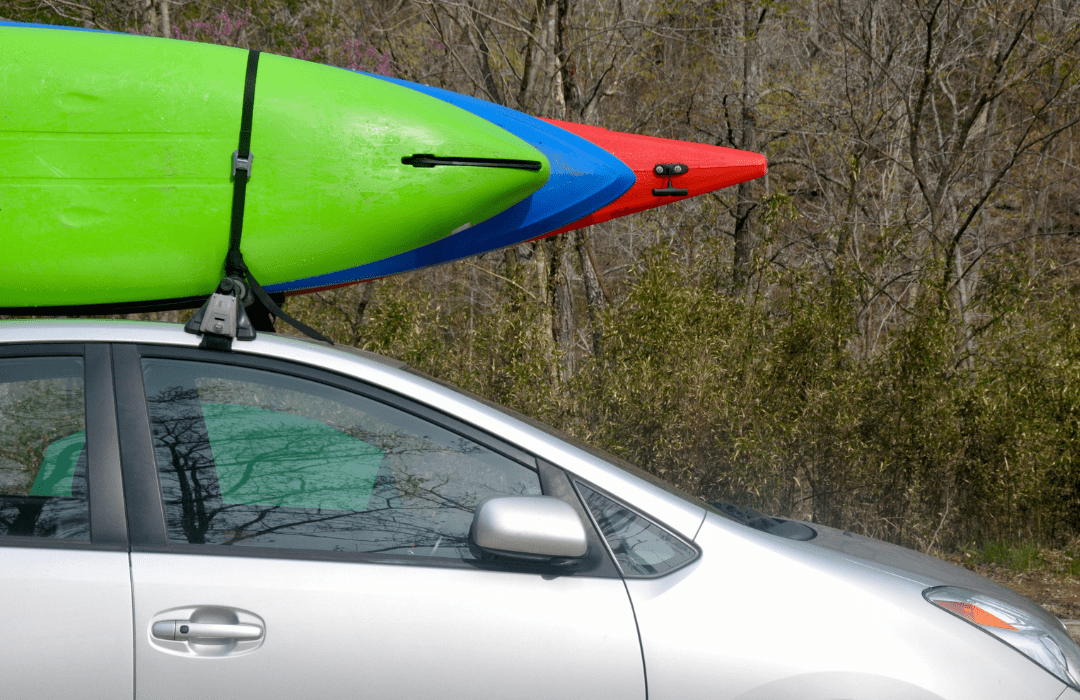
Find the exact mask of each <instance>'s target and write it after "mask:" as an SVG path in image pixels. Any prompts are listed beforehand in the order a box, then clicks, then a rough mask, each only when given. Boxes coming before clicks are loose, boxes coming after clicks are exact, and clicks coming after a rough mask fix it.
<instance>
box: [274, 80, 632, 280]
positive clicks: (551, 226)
mask: <svg viewBox="0 0 1080 700" xmlns="http://www.w3.org/2000/svg"><path fill="white" fill-rule="evenodd" d="M365 75H368V74H365ZM373 77H376V78H381V79H383V80H387V81H389V82H392V83H397V84H398V85H403V86H405V87H408V88H412V89H414V90H418V91H419V92H422V93H425V94H427V95H430V96H432V97H435V98H438V99H440V100H443V101H444V102H449V103H450V104H452V105H455V106H457V107H460V108H461V109H464V110H466V111H468V112H472V113H473V114H475V115H476V116H478V117H481V118H483V119H487V120H488V121H490V122H492V123H493V124H495V125H497V126H500V127H502V128H503V129H506V130H507V131H509V132H510V133H512V134H514V135H515V136H517V137H518V138H520V139H521V140H522V141H525V142H526V143H529V144H531V145H532V146H534V147H535V148H536V149H537V150H539V151H540V152H541V153H543V154H544V155H545V156H546V157H547V159H548V162H549V163H550V164H551V175H550V176H549V177H548V181H547V183H546V184H545V185H544V186H543V187H541V188H540V189H539V190H537V191H536V192H534V193H533V194H532V195H530V196H529V197H526V198H525V199H524V200H522V201H521V202H518V203H517V204H516V205H514V206H512V207H510V208H509V209H507V210H506V211H504V212H501V213H499V214H496V215H495V216H493V217H492V218H490V219H488V220H487V221H484V222H482V223H479V224H477V225H475V226H473V227H472V228H468V229H466V230H464V231H461V232H459V233H455V234H453V235H450V236H447V237H446V238H443V239H440V240H438V241H435V242H434V243H429V244H428V245H425V246H421V247H420V248H417V249H415V250H410V251H408V252H405V253H400V254H398V255H395V256H393V257H390V258H386V259H384V260H377V261H375V262H371V263H367V264H366V265H360V266H358V267H353V268H349V269H347V270H341V271H338V272H330V273H327V274H324V275H318V276H315V277H307V278H304V279H300V280H295V281H292V282H282V283H280V284H274V285H270V286H268V287H267V290H268V291H271V292H287V291H295V290H303V289H318V288H320V287H331V286H334V285H339V284H347V283H349V282H357V281H361V280H367V279H374V278H376V277H386V276H387V275H393V274H396V273H399V272H406V271H408V270H415V269H417V268H421V267H428V266H430V265H438V264H440V263H445V262H451V261H453V260H460V259H462V258H468V257H472V256H474V255H479V254H480V253H486V252H488V251H490V250H497V249H499V248H505V247H506V246H510V245H514V244H516V243H522V242H524V241H528V240H531V239H533V238H536V237H537V236H542V235H544V234H545V233H550V232H551V231H555V230H556V229H560V228H562V227H563V226H566V225H567V224H569V223H572V222H574V221H577V220H578V219H580V218H582V217H584V216H588V215H589V214H591V213H593V212H594V211H596V210H597V209H600V208H602V207H605V206H607V205H608V204H610V203H611V202H613V201H615V200H616V199H617V198H619V197H621V196H622V195H623V193H625V192H626V191H627V190H628V189H630V186H631V185H633V184H634V182H635V180H636V177H635V175H634V172H633V171H632V170H630V168H628V167H627V166H626V164H625V163H623V162H622V161H621V160H619V159H618V158H616V157H615V156H613V155H611V154H610V153H608V152H607V151H605V150H604V149H602V148H600V147H599V146H596V145H595V144H593V143H590V142H589V141H587V140H585V139H583V138H581V137H580V136H577V135H575V134H571V133H570V132H568V131H566V130H565V129H560V128H559V127H557V126H554V125H552V124H548V123H547V122H545V121H542V120H540V119H536V118H535V117H530V116H529V115H527V114H523V113H521V112H518V111H516V110H513V109H509V108H507V107H502V106H500V105H497V104H494V103H491V102H486V101H484V100H480V99H477V98H475V97H468V96H466V95H461V94H459V93H456V92H450V91H449V90H441V89H439V88H434V87H429V86H427V85H420V84H419V83H411V82H409V81H407V80H397V79H395V78H387V77H385V76H380V75H375V76H373ZM437 155H444V154H437ZM445 155H448V156H451V155H455V156H456V155H460V156H467V155H469V154H467V153H447V154H445Z"/></svg>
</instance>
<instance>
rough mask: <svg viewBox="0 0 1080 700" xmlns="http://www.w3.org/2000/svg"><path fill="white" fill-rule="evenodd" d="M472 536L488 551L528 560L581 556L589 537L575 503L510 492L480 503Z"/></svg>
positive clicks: (483, 549)
mask: <svg viewBox="0 0 1080 700" xmlns="http://www.w3.org/2000/svg"><path fill="white" fill-rule="evenodd" d="M469 539H470V540H471V541H472V543H473V544H474V545H476V546H477V547H478V548H479V549H481V550H482V551H484V552H488V553H490V554H498V555H500V556H505V557H512V558H514V559H521V560H525V561H551V560H553V559H577V558H580V557H583V556H585V553H586V552H587V551H588V549H589V540H588V538H587V537H586V535H585V526H584V525H583V524H582V523H581V518H580V517H578V514H577V512H576V511H575V510H574V508H573V506H571V505H570V504H569V503H565V502H564V501H560V500H559V499H557V498H554V497H552V496H507V497H504V498H492V499H490V500H487V501H484V502H483V503H482V504H480V507H479V508H477V509H476V514H475V515H474V516H473V523H472V530H471V531H470V533H469Z"/></svg>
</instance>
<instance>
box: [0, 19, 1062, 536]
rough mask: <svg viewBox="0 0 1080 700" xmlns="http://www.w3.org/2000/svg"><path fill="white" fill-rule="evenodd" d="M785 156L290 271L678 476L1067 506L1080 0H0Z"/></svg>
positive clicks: (946, 531)
mask: <svg viewBox="0 0 1080 700" xmlns="http://www.w3.org/2000/svg"><path fill="white" fill-rule="evenodd" d="M0 17H2V18H4V19H11V20H19V21H36V22H45V23H52V24H71V25H78V26H84V27H93V28H100V29H110V30H116V31H129V32H138V33H144V34H152V35H158V36H161V35H166V36H174V37H178V38H183V39H194V40H199V41H210V42H215V43H223V44H230V45H235V46H242V47H248V48H257V49H261V50H264V51H271V52H275V53H280V54H284V55H288V56H296V57H299V58H305V59H309V60H314V61H320V62H325V63H331V64H335V65H339V66H343V67H347V68H353V69H360V70H367V71H371V72H377V73H381V74H385V75H392V76H396V77H400V78H405V79H408V80H414V81H418V82H422V83H426V84H429V85H435V86H439V87H444V88H448V89H451V90H456V91H459V92H463V93H466V94H470V95H475V96H478V97H481V98H484V99H487V100H491V101H493V102H497V103H499V104H504V105H507V106H509V107H512V108H514V109H518V110H521V111H524V112H528V113H530V114H534V115H537V116H544V117H554V118H558V119H566V120H570V121H577V122H583V123H588V124H595V125H600V126H604V127H607V128H611V129H616V130H619V131H629V132H636V133H643V134H650V135H656V136H664V137H669V138H678V139H685V140H693V141H699V142H703V143H711V144H717V145H722V146H731V147H734V148H740V149H745V150H751V151H758V152H762V153H765V154H766V155H767V156H768V158H769V162H770V168H769V174H768V175H767V176H766V177H765V178H762V179H760V180H757V181H754V182H749V183H744V184H742V185H739V186H738V187H735V188H731V189H728V190H723V191H720V192H717V193H715V194H713V195H705V196H702V197H698V198H695V199H691V200H688V201H685V202H682V203H679V204H676V205H673V206H668V207H664V208H662V209H660V210H655V211H652V212H647V213H644V214H638V215H635V216H631V217H628V218H625V219H620V220H617V221H613V222H609V223H607V224H603V225H599V226H594V227H592V228H590V229H586V230H580V231H577V232H573V233H568V234H564V235H560V236H556V237H553V238H549V239H545V240H542V241H534V242H531V243H527V244H523V245H520V246H517V247H514V248H510V249H506V250H502V251H497V252H494V253H489V254H487V255H485V256H483V257H481V258H478V259H473V260H466V261H462V262H459V263H455V264H452V265H446V266H442V267H438V268H433V269H428V270H424V271H420V272H415V273H411V274H407V275H402V276H398V277H394V278H389V279H385V280H379V281H375V282H370V283H366V284H363V285H358V286H353V287H348V288H343V289H337V290H333V291H329V292H321V293H317V294H312V295H307V296H302V297H293V298H292V299H290V301H289V302H288V306H287V309H288V310H289V311H290V312H291V313H293V314H296V315H298V317H299V318H301V319H302V320H304V321H306V322H307V323H310V324H312V325H315V326H316V327H318V328H319V329H321V330H323V332H325V333H327V334H328V335H330V336H331V337H332V338H334V340H335V341H338V342H342V343H347V344H350V345H355V346H358V347H362V348H366V349H369V350H373V351H376V352H380V353H385V354H388V355H392V356H395V357H398V358H400V359H402V360H404V361H405V362H407V363H409V364H411V365H412V366H414V367H416V368H418V369H421V370H424V371H426V372H428V373H430V374H433V375H435V376H437V377H440V378H443V379H445V380H447V381H450V382H452V383H455V384H458V385H460V386H462V387H465V388H468V389H471V390H472V391H474V392H477V393H479V394H481V395H483V396H486V397H489V398H491V399H493V400H495V401H498V402H500V403H503V404H505V405H507V406H510V407H513V408H516V409H518V410H520V411H522V412H524V413H527V414H529V415H532V416H535V417H537V418H539V419H541V420H543V421H545V422H548V423H551V424H554V425H556V426H559V427H561V428H563V429H565V430H567V431H569V432H571V433H573V434H575V435H577V436H579V437H581V438H584V439H585V440H588V441H590V442H593V443H594V444H597V445H599V446H602V447H605V448H606V449H608V450H610V451H611V452H613V453H615V454H618V455H620V456H622V457H625V458H626V459H628V460H630V461H632V462H635V463H637V464H638V465H640V466H642V467H644V468H645V469H648V470H649V471H652V472H654V473H656V474H658V475H660V476H662V477H664V478H666V479H668V480H670V481H672V482H674V483H676V484H678V485H680V486H682V487H683V488H685V489H687V490H689V491H691V492H693V493H695V494H699V495H701V496H704V497H707V498H721V499H724V500H731V501H735V502H737V503H741V504H745V505H751V506H755V507H758V508H760V509H762V510H764V511H767V512H771V513H775V514H779V515H785V516H789V517H797V518H807V519H812V520H814V521H817V522H823V523H826V524H830V525H835V526H839V527H843V528H847V529H850V530H855V531H858V532H863V533H866V534H869V535H873V536H876V537H881V538H884V539H887V540H891V541H894V542H899V543H902V544H906V545H909V546H914V547H917V548H920V549H924V550H930V549H946V550H948V549H950V548H952V549H955V548H957V547H961V546H966V545H970V544H972V543H980V542H985V541H989V540H1001V539H1005V540H1011V541H1031V542H1036V543H1039V544H1043V545H1047V546H1064V545H1066V544H1068V542H1069V541H1074V540H1075V538H1077V537H1080V301H1078V292H1080V269H1078V265H1077V263H1078V262H1080V245H1078V242H1077V233H1078V232H1080V188H1078V185H1080V173H1078V169H1077V166H1078V153H1077V151H1078V144H1077V136H1078V135H1080V134H1078V130H1080V127H1078V122H1080V80H1078V79H1080V74H1078V59H1080V2H1072V1H1069V0H1058V1H1051V2H1037V1H1035V2H1032V1H1031V0H1024V1H1017V2H1012V1H1009V0H1000V1H998V0H985V1H984V0H976V1H949V0H930V1H925V2H924V1H921V0H791V1H790V2H759V1H757V0H730V1H728V2H697V1H690V0H671V1H670V2H654V1H650V0H461V1H459V2H431V1H424V0H372V1H368V2H364V1H361V0H303V1H299V0H248V1H247V2H224V1H219V0H206V1H202V0H199V1H170V0H0Z"/></svg>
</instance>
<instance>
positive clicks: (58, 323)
mask: <svg viewBox="0 0 1080 700" xmlns="http://www.w3.org/2000/svg"><path fill="white" fill-rule="evenodd" d="M99 342H100V343H138V344H147V345H169V346H174V347H191V348H197V347H199V344H200V342H201V339H200V338H199V337H198V336H196V335H193V334H190V333H187V332H185V331H184V327H183V326H182V325H180V324H175V323H157V322H149V321H125V320H107V319H102V320H86V319H49V320H39V319H9V320H3V321H0V344H13V343H35V344H36V343H99ZM230 352H234V353H237V354H243V355H254V356H263V357H271V358H276V359H281V360H287V361H292V362H297V363H300V364H305V365H308V366H311V367H317V368H320V369H323V370H327V371H331V372H336V373H339V374H343V375H346V376H349V377H353V378H355V379H359V380H362V381H365V382H368V383H370V384H373V385H375V386H378V387H380V388H382V389H385V390H388V391H391V392H393V393H396V394H401V395H404V396H408V397H409V398H410V399H412V400H414V401H417V402H419V403H422V404H425V405H427V406H430V407H432V408H434V409H436V410H439V411H442V412H445V413H448V414H450V415H453V416H454V417H455V418H456V419H458V420H461V421H463V422H465V423H468V424H471V425H473V426H476V427H477V428H479V429H480V430H482V431H486V432H490V433H494V434H496V435H498V436H499V437H500V438H501V439H503V440H506V441H507V442H510V443H512V444H515V445H517V446H518V447H520V448H522V449H524V450H525V451H527V452H530V453H532V454H535V455H536V456H538V457H541V458H543V459H545V460H547V461H549V462H551V463H553V464H557V465H559V466H562V467H564V468H566V469H568V470H570V471H571V472H573V473H574V474H576V475H577V476H579V477H580V478H582V479H584V480H586V481H588V482H591V483H592V484H593V485H595V486H598V487H600V489H602V490H605V491H608V492H609V493H612V494H614V495H616V496H617V497H618V498H620V499H623V500H625V501H627V502H628V503H629V504H630V505H633V506H635V507H637V508H640V509H642V510H644V511H645V512H646V513H648V514H649V515H650V516H652V517H653V518H655V519H657V520H658V521H660V522H661V523H662V524H664V525H665V526H667V527H668V528H670V529H672V530H674V531H675V532H677V533H679V534H681V535H682V536H684V537H686V538H689V539H693V538H694V536H695V535H696V534H697V531H698V529H699V527H700V526H701V523H702V521H703V520H704V517H705V508H704V507H702V506H699V505H697V504H695V503H693V502H692V501H690V500H687V499H686V498H682V497H680V496H678V495H676V494H674V493H672V492H670V491H668V490H666V489H664V488H661V487H660V486H658V485H657V484H655V483H650V480H649V479H647V478H642V477H641V476H638V475H636V474H633V473H631V472H630V471H627V470H625V469H622V468H620V467H618V466H616V465H615V464H613V463H612V462H610V461H607V460H604V459H602V458H600V457H599V456H598V455H597V454H595V453H594V452H593V451H589V450H585V449H582V448H580V447H578V446H575V445H573V444H572V443H571V442H566V441H563V440H559V439H558V438H556V437H554V436H553V435H552V432H551V430H544V429H541V428H540V427H538V426H536V425H534V424H532V421H528V420H522V419H519V418H518V417H516V416H515V415H513V414H512V412H508V411H507V410H506V409H502V408H501V407H498V406H496V405H494V404H491V403H489V402H486V401H483V400H480V399H478V398H473V397H471V396H468V395H467V394H466V393H463V392H462V391H460V390H458V389H456V388H454V387H451V386H449V385H447V384H443V383H442V382H438V381H436V380H432V379H430V378H427V377H425V376H423V375H422V374H421V373H419V372H417V371H415V370H413V369H411V368H409V367H408V366H407V365H405V363H403V362H400V361H399V360H395V359H393V358H389V357H384V356H382V355H377V354H375V353H371V352H367V351H364V350H358V349H355V348H350V347H345V346H331V345H329V344H327V343H322V342H318V341H312V340H307V339H303V338H294V337H290V336H283V335H279V334H276V333H266V332H260V333H259V334H258V336H257V337H256V338H255V340H251V341H234V342H233V344H232V350H231V351H230Z"/></svg>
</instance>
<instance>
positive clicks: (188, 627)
mask: <svg viewBox="0 0 1080 700" xmlns="http://www.w3.org/2000/svg"><path fill="white" fill-rule="evenodd" d="M150 631H151V633H152V634H153V635H154V636H155V637H157V638H158V639H167V640H174V641H178V642H186V641H189V640H190V641H196V640H199V639H235V640H237V641H248V640H253V639H259V638H260V637H262V635H263V628H262V627H259V626H258V625H242V624H237V625H231V624H224V623H218V622H188V621H187V620H161V621H160V622H155V623H154V626H153V627H151V628H150Z"/></svg>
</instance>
